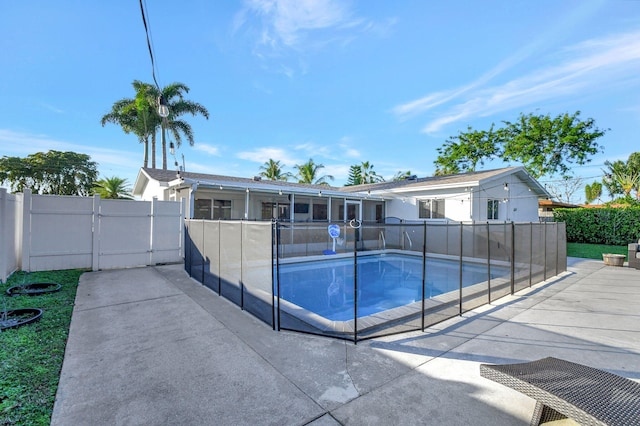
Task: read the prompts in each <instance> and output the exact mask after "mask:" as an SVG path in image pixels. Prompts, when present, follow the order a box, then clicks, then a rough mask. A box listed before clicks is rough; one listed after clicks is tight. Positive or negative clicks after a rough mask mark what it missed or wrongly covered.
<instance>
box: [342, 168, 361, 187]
mask: <svg viewBox="0 0 640 426" xmlns="http://www.w3.org/2000/svg"><path fill="white" fill-rule="evenodd" d="M360 184H362V167H360V166H359V165H357V164H354V165H352V166H351V167H349V177H348V178H347V183H345V184H344V186H354V185H360Z"/></svg>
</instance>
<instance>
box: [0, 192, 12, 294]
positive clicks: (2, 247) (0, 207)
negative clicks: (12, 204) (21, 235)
mask: <svg viewBox="0 0 640 426" xmlns="http://www.w3.org/2000/svg"><path fill="white" fill-rule="evenodd" d="M7 222H8V220H7V189H6V188H0V283H3V282H5V281H6V280H7V256H8V253H7V251H8V247H9V229H8V224H7ZM11 246H13V244H11Z"/></svg>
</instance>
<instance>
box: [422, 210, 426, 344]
mask: <svg viewBox="0 0 640 426" xmlns="http://www.w3.org/2000/svg"><path fill="white" fill-rule="evenodd" d="M422 229H423V231H422V315H421V317H422V320H421V327H422V332H424V299H425V297H426V288H425V286H426V284H427V221H426V220H425V221H424V222H423V224H422Z"/></svg>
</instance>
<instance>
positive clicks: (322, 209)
mask: <svg viewBox="0 0 640 426" xmlns="http://www.w3.org/2000/svg"><path fill="white" fill-rule="evenodd" d="M313 220H327V205H326V204H314V205H313Z"/></svg>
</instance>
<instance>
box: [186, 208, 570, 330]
mask: <svg viewBox="0 0 640 426" xmlns="http://www.w3.org/2000/svg"><path fill="white" fill-rule="evenodd" d="M566 269H567V255H566V228H565V224H564V223H558V222H544V223H513V222H499V223H498V222H490V223H486V222H485V223H480V222H473V223H471V222H470V223H426V222H420V223H399V224H379V223H375V224H361V223H360V222H357V221H351V222H348V223H342V222H340V223H333V224H326V223H324V224H318V223H295V222H293V223H291V222H278V221H276V222H254V221H209V220H195V219H192V220H186V221H185V270H186V271H187V273H188V274H189V275H190V276H191V277H193V278H194V279H196V280H197V281H199V282H201V283H202V284H204V285H205V286H207V287H208V288H210V289H211V290H213V291H214V292H216V293H218V294H219V295H220V296H224V297H225V298H227V299H229V300H230V301H232V302H234V303H235V304H237V305H238V306H240V307H241V308H242V309H244V310H246V311H248V312H250V313H251V314H253V315H254V316H256V317H257V318H259V319H261V320H262V321H264V322H265V323H267V324H269V325H271V326H272V328H273V329H274V330H281V329H285V330H294V331H299V332H305V333H312V334H318V335H323V336H330V337H334V338H339V339H346V340H351V341H353V342H357V341H359V340H363V339H369V338H373V337H380V336H384V335H390V334H396V333H402V332H407V331H417V330H423V331H424V329H425V328H426V327H429V326H431V325H434V324H437V323H439V322H442V321H444V320H446V319H449V318H452V317H455V316H458V315H462V314H463V313H464V312H467V311H469V310H472V309H475V308H477V307H479V306H481V305H484V304H487V303H491V302H492V301H494V300H496V299H498V298H501V297H504V296H506V295H510V294H514V293H516V292H518V291H520V290H522V289H524V288H527V287H531V286H532V285H535V284H537V283H540V282H542V281H545V280H547V279H549V278H551V277H553V276H556V275H559V274H560V273H562V272H564V271H566Z"/></svg>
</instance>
